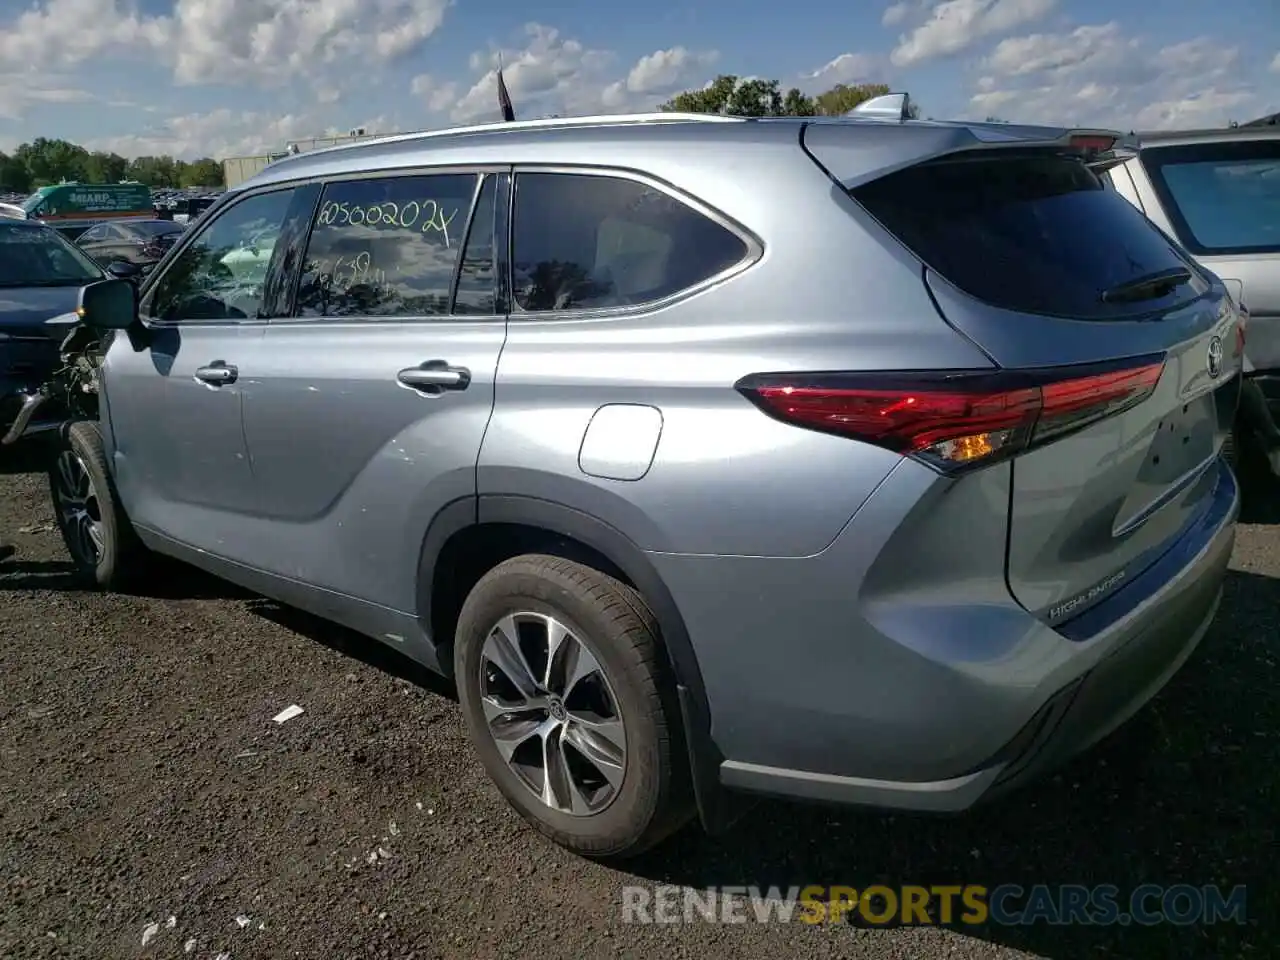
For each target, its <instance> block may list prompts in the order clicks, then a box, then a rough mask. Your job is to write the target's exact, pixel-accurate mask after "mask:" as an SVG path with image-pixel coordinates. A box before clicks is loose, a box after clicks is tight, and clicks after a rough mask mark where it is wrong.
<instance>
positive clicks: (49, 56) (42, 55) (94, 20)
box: [0, 0, 168, 68]
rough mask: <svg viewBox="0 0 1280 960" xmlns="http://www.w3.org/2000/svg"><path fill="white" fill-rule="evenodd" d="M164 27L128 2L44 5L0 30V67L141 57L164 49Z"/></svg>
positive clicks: (67, 0) (50, 1)
mask: <svg viewBox="0 0 1280 960" xmlns="http://www.w3.org/2000/svg"><path fill="white" fill-rule="evenodd" d="M87 24H91V25H92V27H91V28H89V29H85V28H81V27H80V25H87ZM166 24H167V21H166V20H164V19H162V18H158V17H144V16H142V15H141V14H139V13H138V11H137V9H136V8H135V7H134V6H133V5H132V3H130V2H128V0H45V2H44V3H36V4H33V5H32V6H31V7H30V9H28V10H27V11H26V12H24V13H22V14H21V15H20V16H18V17H17V18H16V19H14V20H13V21H11V22H10V23H9V24H8V25H6V26H5V27H4V29H3V30H0V68H3V67H6V66H7V67H26V66H28V65H29V64H30V63H31V62H32V58H33V56H34V57H37V58H38V59H39V62H40V63H42V64H50V65H54V66H74V65H76V64H79V63H83V62H84V61H86V60H89V59H90V58H92V57H95V56H97V55H98V54H100V53H103V52H105V51H110V52H112V53H116V54H120V53H130V52H145V51H147V50H151V49H156V48H159V47H160V46H162V45H163V43H164V40H165V38H166V36H167V35H168V30H167V26H166Z"/></svg>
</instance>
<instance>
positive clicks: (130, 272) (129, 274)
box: [107, 260, 142, 280]
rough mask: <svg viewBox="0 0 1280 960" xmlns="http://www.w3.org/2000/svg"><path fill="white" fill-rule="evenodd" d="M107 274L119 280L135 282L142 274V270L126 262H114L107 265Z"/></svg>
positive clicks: (134, 264)
mask: <svg viewBox="0 0 1280 960" xmlns="http://www.w3.org/2000/svg"><path fill="white" fill-rule="evenodd" d="M107 273H109V274H111V275H112V276H113V277H117V278H119V279H120V280H136V279H137V278H138V276H139V274H141V273H142V268H141V267H139V266H138V265H137V264H136V263H130V262H129V261H128V260H115V261H113V262H111V263H109V264H107Z"/></svg>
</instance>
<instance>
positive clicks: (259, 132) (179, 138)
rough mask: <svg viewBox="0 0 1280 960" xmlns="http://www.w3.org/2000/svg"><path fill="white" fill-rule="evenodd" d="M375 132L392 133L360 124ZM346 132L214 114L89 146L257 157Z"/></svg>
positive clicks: (314, 117) (373, 122) (298, 119)
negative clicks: (296, 142)
mask: <svg viewBox="0 0 1280 960" xmlns="http://www.w3.org/2000/svg"><path fill="white" fill-rule="evenodd" d="M358 125H359V126H364V127H366V128H367V129H368V130H370V131H371V132H372V131H378V132H382V131H388V128H389V121H388V119H387V118H386V117H373V118H370V119H369V120H367V121H365V122H363V123H361V124H358ZM339 133H346V129H345V128H344V129H338V128H335V127H331V126H328V125H327V124H325V123H324V122H323V121H322V119H321V117H320V115H319V114H318V113H317V114H286V115H284V116H280V115H279V114H269V113H266V112H252V111H249V112H239V111H235V110H228V109H223V110H215V111H213V112H212V113H191V114H186V115H183V116H176V117H170V118H169V119H168V120H166V121H164V122H163V123H161V124H158V125H156V126H154V127H151V128H150V129H146V130H143V131H141V132H140V133H137V134H129V135H123V136H115V137H95V138H92V139H89V140H86V141H85V142H84V146H85V147H87V148H88V149H90V150H108V151H112V152H114V153H119V154H121V155H122V156H126V157H139V156H156V155H160V154H167V155H169V156H174V157H181V158H184V159H192V158H194V157H201V156H212V157H218V158H224V157H235V156H252V155H256V154H262V153H269V152H273V151H276V150H279V149H281V148H282V147H283V146H284V144H285V142H286V141H289V140H301V139H306V138H308V137H316V136H326V135H329V136H332V135H336V134H339Z"/></svg>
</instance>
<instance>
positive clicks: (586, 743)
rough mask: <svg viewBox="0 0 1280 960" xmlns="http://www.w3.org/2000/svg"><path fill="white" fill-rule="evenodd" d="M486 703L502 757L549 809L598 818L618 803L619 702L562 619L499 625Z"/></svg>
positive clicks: (491, 638)
mask: <svg viewBox="0 0 1280 960" xmlns="http://www.w3.org/2000/svg"><path fill="white" fill-rule="evenodd" d="M480 698H481V707H482V709H483V711H484V718H485V722H486V726H487V729H488V733H489V736H490V737H491V738H492V742H493V744H494V746H496V747H497V748H498V753H499V754H500V755H501V757H502V759H503V761H504V762H505V763H506V764H507V767H508V769H509V770H510V771H511V772H512V773H514V774H515V776H516V778H517V779H518V780H519V781H520V782H521V783H522V784H523V785H524V786H525V788H526V789H528V790H529V791H530V792H531V793H533V794H534V795H535V796H536V797H537V798H538V799H539V800H540V801H542V803H544V804H545V805H546V806H548V807H550V808H551V809H553V810H556V811H558V812H560V813H565V814H569V815H570V816H578V817H584V816H593V815H595V814H597V813H599V812H600V811H602V810H604V809H605V808H606V807H607V806H609V804H610V803H612V802H613V800H614V798H615V797H617V795H618V790H619V788H620V787H621V785H622V779H623V775H624V774H625V772H626V763H627V740H626V730H625V729H624V727H623V723H622V714H621V711H620V709H619V707H618V700H617V697H616V696H615V694H614V691H613V686H612V684H611V683H610V682H609V678H608V677H607V676H606V674H605V669H604V666H603V664H602V662H601V661H600V659H599V658H597V656H596V655H595V653H594V652H593V651H592V650H591V647H590V646H589V645H588V644H587V643H585V642H584V641H583V640H582V639H581V638H580V637H578V636H576V635H575V634H574V633H573V631H571V630H570V629H569V628H568V627H567V626H565V625H564V624H563V623H561V622H560V621H559V620H557V619H555V618H554V617H551V616H547V615H546V614H542V613H534V612H521V613H515V614H511V615H510V616H506V617H503V618H502V619H501V620H499V621H498V622H497V623H496V624H494V626H493V628H492V629H491V630H490V631H489V633H488V635H487V636H486V638H485V641H484V645H483V647H482V648H481V655H480Z"/></svg>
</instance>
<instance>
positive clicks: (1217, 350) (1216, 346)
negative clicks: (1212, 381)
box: [1208, 337, 1222, 378]
mask: <svg viewBox="0 0 1280 960" xmlns="http://www.w3.org/2000/svg"><path fill="white" fill-rule="evenodd" d="M1208 367H1209V376H1211V377H1214V378H1216V377H1217V376H1218V375H1219V374H1220V373H1222V338H1221V337H1214V338H1213V339H1212V340H1210V341H1209V356H1208Z"/></svg>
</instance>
